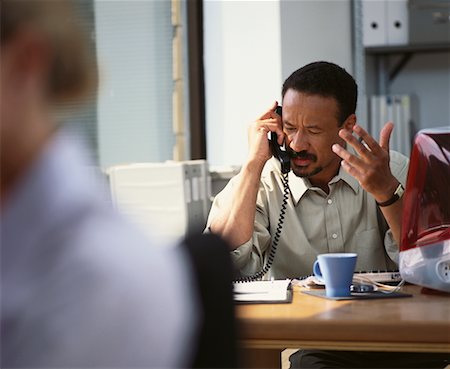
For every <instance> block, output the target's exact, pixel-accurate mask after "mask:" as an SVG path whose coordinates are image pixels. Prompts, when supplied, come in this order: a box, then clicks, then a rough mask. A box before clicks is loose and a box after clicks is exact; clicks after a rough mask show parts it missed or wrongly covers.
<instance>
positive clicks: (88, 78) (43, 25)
mask: <svg viewBox="0 0 450 369" xmlns="http://www.w3.org/2000/svg"><path fill="white" fill-rule="evenodd" d="M0 6H1V8H0V27H1V30H0V41H1V46H2V47H3V46H4V45H5V44H6V43H8V41H10V40H12V39H13V38H14V36H15V35H16V34H17V33H18V32H20V31H21V30H23V29H29V30H31V31H33V32H39V34H41V35H42V36H43V37H45V39H46V41H47V42H48V45H49V47H50V49H51V57H52V66H51V71H50V76H49V77H50V78H49V82H48V86H47V88H48V92H49V97H50V99H51V101H52V102H54V103H64V102H66V101H67V100H73V99H81V98H84V97H86V96H87V95H88V94H90V93H92V92H94V91H95V89H96V88H97V82H98V76H97V67H96V57H95V47H94V45H93V43H92V40H91V39H90V38H89V37H88V35H87V34H86V30H85V29H84V27H83V24H81V19H82V17H81V16H80V15H78V14H77V12H78V11H79V8H77V6H78V4H77V1H76V0H64V1H62V0H61V1H54V0H53V1H52V0H20V1H18V0H1V3H0Z"/></svg>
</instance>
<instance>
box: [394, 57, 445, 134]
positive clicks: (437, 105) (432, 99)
mask: <svg viewBox="0 0 450 369" xmlns="http://www.w3.org/2000/svg"><path fill="white" fill-rule="evenodd" d="M390 87H391V93H393V94H410V95H412V96H413V97H414V99H413V102H414V104H415V106H413V113H414V114H413V118H414V119H415V122H414V127H413V128H414V129H415V130H416V131H417V130H419V129H423V128H431V127H442V126H449V125H450V103H449V102H450V52H442V53H432V54H415V55H414V56H413V57H412V59H411V60H410V61H409V63H408V64H407V65H406V67H405V68H404V69H403V70H402V71H401V72H400V73H399V74H398V75H397V77H396V79H395V80H394V81H393V83H392V84H391V86H390Z"/></svg>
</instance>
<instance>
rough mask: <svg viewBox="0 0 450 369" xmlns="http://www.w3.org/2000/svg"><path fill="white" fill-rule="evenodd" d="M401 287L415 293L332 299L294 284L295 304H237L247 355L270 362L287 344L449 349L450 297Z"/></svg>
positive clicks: (404, 349)
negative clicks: (302, 290) (312, 293)
mask: <svg viewBox="0 0 450 369" xmlns="http://www.w3.org/2000/svg"><path fill="white" fill-rule="evenodd" d="M402 291H403V292H407V293H411V294H413V297H407V298H392V299H377V300H348V301H333V300H326V299H322V298H318V297H314V296H309V295H305V294H303V293H301V291H300V288H298V287H294V298H293V302H292V303H291V304H270V305H263V304H262V305H238V306H237V312H236V313H237V319H238V327H239V330H240V339H241V343H242V347H243V348H244V354H245V355H246V356H247V359H248V360H249V361H250V362H255V360H254V359H255V358H256V359H259V360H260V361H261V362H263V363H264V365H265V366H266V367H267V366H272V365H271V364H270V363H272V364H274V365H273V366H279V365H278V364H277V363H279V360H280V359H279V356H280V353H281V351H282V350H283V349H285V348H300V347H301V348H315V349H326V350H355V351H356V350H365V351H408V352H450V297H448V296H442V295H426V294H422V293H421V287H418V286H413V285H408V286H405V287H403V288H402ZM262 349H264V350H262ZM247 364H248V365H247V366H253V367H254V366H258V364H257V363H255V365H253V364H252V363H249V362H247Z"/></svg>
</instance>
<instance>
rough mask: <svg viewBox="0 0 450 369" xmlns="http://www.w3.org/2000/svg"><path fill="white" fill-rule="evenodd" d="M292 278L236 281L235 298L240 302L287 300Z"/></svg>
mask: <svg viewBox="0 0 450 369" xmlns="http://www.w3.org/2000/svg"><path fill="white" fill-rule="evenodd" d="M290 283H291V281H290V279H283V280H273V281H254V282H244V283H234V287H233V288H234V300H235V301H240V302H256V301H261V302H268V301H274V302H276V301H286V300H287V299H288V288H289V284H290Z"/></svg>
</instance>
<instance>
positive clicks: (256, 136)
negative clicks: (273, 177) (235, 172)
mask: <svg viewBox="0 0 450 369" xmlns="http://www.w3.org/2000/svg"><path fill="white" fill-rule="evenodd" d="M277 107H278V102H277V101H275V102H274V103H273V104H272V105H271V106H270V108H269V109H268V110H267V111H266V112H265V113H264V114H262V115H261V116H260V117H259V119H258V120H256V121H255V122H253V123H251V124H250V125H249V127H248V143H249V158H248V160H249V161H250V162H254V163H257V164H259V165H261V169H262V167H263V166H264V164H265V163H266V161H267V160H269V159H270V158H271V157H272V151H271V149H270V146H269V140H268V139H267V137H268V136H267V135H268V133H269V132H275V133H276V134H277V137H278V140H277V142H278V145H282V144H283V140H284V133H283V130H282V122H281V116H280V115H278V114H277V113H276V111H275V110H276V108H277Z"/></svg>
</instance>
